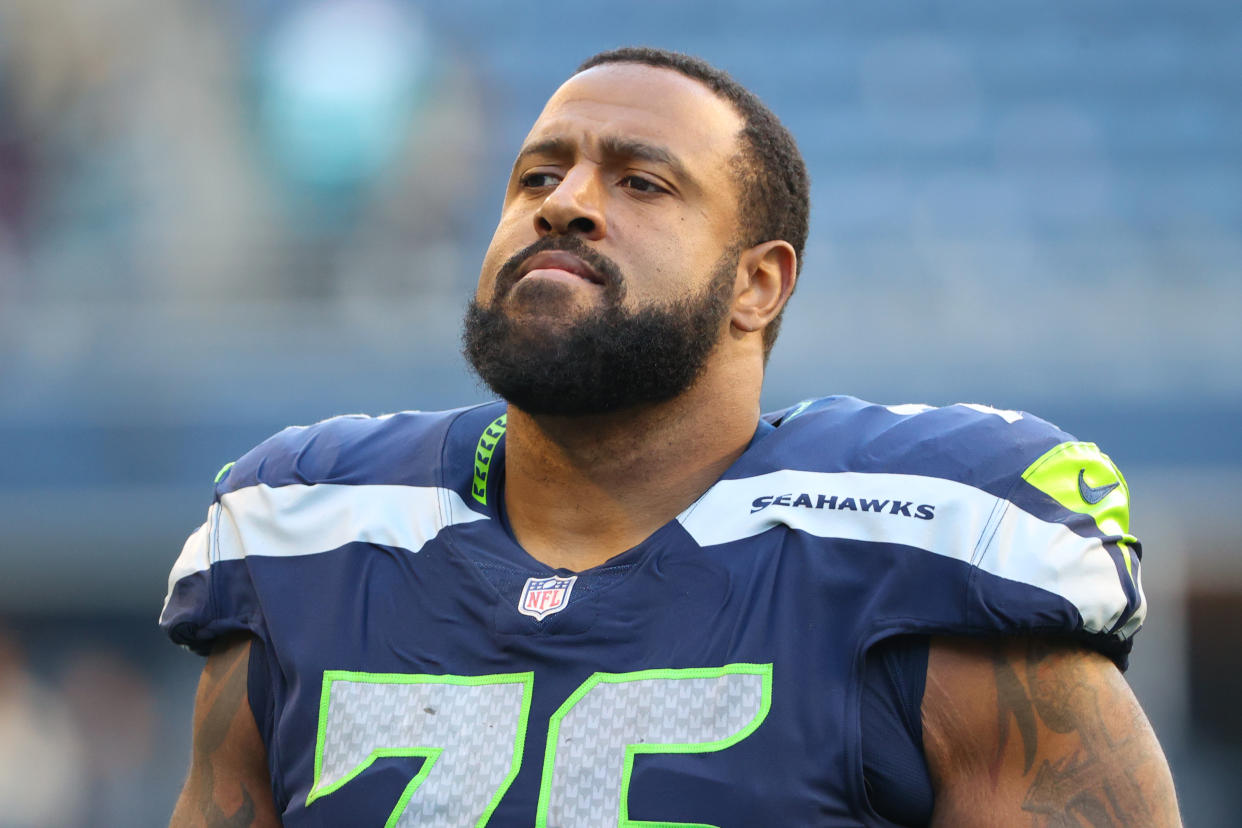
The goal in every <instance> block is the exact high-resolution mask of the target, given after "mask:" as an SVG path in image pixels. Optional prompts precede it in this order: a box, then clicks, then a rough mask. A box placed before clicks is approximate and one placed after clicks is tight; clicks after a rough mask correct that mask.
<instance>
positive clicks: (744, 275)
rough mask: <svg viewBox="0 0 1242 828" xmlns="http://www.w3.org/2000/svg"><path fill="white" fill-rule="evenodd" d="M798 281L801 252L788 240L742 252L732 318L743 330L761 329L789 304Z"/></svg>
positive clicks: (773, 242)
mask: <svg viewBox="0 0 1242 828" xmlns="http://www.w3.org/2000/svg"><path fill="white" fill-rule="evenodd" d="M797 281H798V254H797V253H795V252H794V249H793V245H791V244H790V243H789V242H786V241H768V242H764V243H763V244H757V245H755V246H754V247H751V248H748V249H747V250H744V251H742V255H741V256H740V257H739V259H738V263H737V282H736V284H735V291H736V294H735V296H734V298H733V314H732V317H731V319H730V321H731V322H732V323H733V327H735V328H737V329H738V330H741V331H746V332H754V331H761V330H763V329H764V328H766V327H767V326H768V324H769V323H770V322H771V321H772V320H773V319H775V318H776V316H777V314H779V313H780V312H781V308H783V307H785V302H786V301H788V299H789V294H791V293H793V289H794V283H795V282H797Z"/></svg>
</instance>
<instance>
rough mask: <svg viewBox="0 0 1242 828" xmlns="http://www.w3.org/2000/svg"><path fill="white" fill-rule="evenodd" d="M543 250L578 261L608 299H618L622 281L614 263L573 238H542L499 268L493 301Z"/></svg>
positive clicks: (513, 283) (511, 284) (509, 287)
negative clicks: (597, 279)
mask: <svg viewBox="0 0 1242 828" xmlns="http://www.w3.org/2000/svg"><path fill="white" fill-rule="evenodd" d="M547 250H560V251H563V252H565V253H569V254H571V255H574V256H577V257H578V258H579V259H582V261H584V262H586V263H587V264H588V265H590V266H591V269H592V270H594V271H595V272H596V273H597V274H598V275H599V277H600V279H602V280H603V282H604V292H605V293H606V294H608V295H610V296H612V297H617V298H619V297H620V295H621V291H622V285H623V283H624V281H625V277H624V276H622V275H621V268H620V267H618V266H617V263H616V262H614V261H613V260H612V259H610V258H608V257H607V256H605V255H604V254H602V253H600V252H599V251H597V250H595V249H593V248H591V247H590V246H588V245H587V243H586V242H584V241H583V240H582V239H580V238H578V237H577V236H544V237H543V238H541V239H539V240H538V241H536V242H535V243H534V244H530V245H527V246H526V247H524V248H522V249H521V250H519V251H518V252H517V253H514V254H513V255H512V256H510V257H509V258H508V260H507V261H505V263H504V264H502V265H501V266H500V269H499V270H498V271H496V283H495V284H496V291H495V295H494V297H493V299H501V298H502V297H504V295H505V294H506V293H508V292H509V291H510V289H512V287H513V286H514V285H515V284H517V281H518V279H519V278H520V277H519V276H518V271H519V270H520V269H521V267H522V264H523V263H524V262H525V261H526V260H527V259H529V258H530V257H531V256H534V255H535V254H536V253H543V252H545V251H547Z"/></svg>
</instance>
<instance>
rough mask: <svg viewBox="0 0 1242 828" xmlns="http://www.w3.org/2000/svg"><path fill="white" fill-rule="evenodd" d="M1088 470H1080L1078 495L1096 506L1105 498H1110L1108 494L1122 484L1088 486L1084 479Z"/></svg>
mask: <svg viewBox="0 0 1242 828" xmlns="http://www.w3.org/2000/svg"><path fill="white" fill-rule="evenodd" d="M1085 471H1086V469H1079V470H1078V493H1079V494H1080V495H1082V499H1083V500H1085V501H1087V503H1089V504H1091V505H1092V506H1094V505H1095V504H1097V503H1099V502H1100V501H1101V500H1103V499H1104V498H1106V497H1108V493H1109V492H1111V491H1112V490H1113V489H1115V488H1117V487H1118V486H1120V485H1121V484H1120V483H1109V484H1108V485H1107V486H1088V485H1087V481H1086V479H1084V478H1083V476H1082V475H1083V472H1085Z"/></svg>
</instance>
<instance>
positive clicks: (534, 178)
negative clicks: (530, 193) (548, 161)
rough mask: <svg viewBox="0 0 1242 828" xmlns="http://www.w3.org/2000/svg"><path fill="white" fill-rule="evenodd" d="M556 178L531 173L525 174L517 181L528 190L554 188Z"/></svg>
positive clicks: (546, 174)
mask: <svg viewBox="0 0 1242 828" xmlns="http://www.w3.org/2000/svg"><path fill="white" fill-rule="evenodd" d="M557 180H558V179H557V177H556V176H555V175H553V174H552V173H546V172H532V173H527V174H526V175H524V176H522V177H521V178H519V179H518V183H519V184H521V185H522V186H523V187H526V188H528V189H536V190H538V189H541V188H543V187H555V186H556V182H557Z"/></svg>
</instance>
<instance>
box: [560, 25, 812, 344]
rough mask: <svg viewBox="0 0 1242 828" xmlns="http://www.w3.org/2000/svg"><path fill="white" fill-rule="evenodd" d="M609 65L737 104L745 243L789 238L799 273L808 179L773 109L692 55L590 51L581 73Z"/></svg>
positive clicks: (767, 339)
mask: <svg viewBox="0 0 1242 828" xmlns="http://www.w3.org/2000/svg"><path fill="white" fill-rule="evenodd" d="M605 63H641V64H644V65H646V66H653V67H656V68H658V69H671V70H672V71H674V72H679V73H681V74H682V75H685V76H686V77H688V78H691V79H692V80H696V81H698V82H699V83H701V84H703V85H704V86H706V87H707V88H708V89H710V90H712V92H714V93H716V95H717V96H719V97H720V98H722V99H724V100H726V101H728V102H729V103H730V104H732V105H733V108H734V109H735V110H736V111H737V113H738V114H739V115H740V116H741V117H742V121H743V125H742V130H741V133H740V135H739V141H740V143H741V152H740V153H739V157H738V159H737V160H738V162H739V163H737V164H736V165H735V170H734V176H735V178H736V179H737V182H738V205H739V207H741V208H742V209H741V210H740V211H739V214H740V216H741V219H740V229H741V232H742V239H741V243H742V247H744V248H745V247H754V246H755V245H756V244H761V243H763V242H765V241H772V240H773V239H780V240H782V241H787V242H789V243H790V244H791V245H793V249H794V252H795V253H797V256H798V270H799V272H800V271H801V270H802V250H803V248H804V247H806V236H807V222H808V217H809V214H810V210H811V196H810V188H811V185H810V178H809V176H808V175H807V172H806V163H805V162H804V161H803V160H802V153H801V152H799V151H798V144H797V142H796V141H794V138H793V135H791V134H790V132H789V130H788V129H786V128H785V125H784V124H782V123H781V121H780V119H779V118H777V117H776V115H775V114H774V113H773V112H772V110H770V109H768V107H767V106H766V105H765V104H764V103H763V101H761V100H759V97H758V96H757V95H755V93H753V92H751V91H750V90H749V89H747V88H746V87H744V86H742V85H741V84H740V83H738V82H737V81H735V80H734V79H733V78H732V77H731V76H730V75H729V73H728V72H725V71H723V70H721V69H717V68H716V67H715V66H712V65H711V64H710V63H708V62H707V61H705V60H702V59H700V58H697V57H692V56H691V55H685V54H682V53H680V52H672V51H669V50H667V49H656V48H652V47H647V46H625V47H622V48H620V49H610V50H609V51H606V52H600V53H598V54H595V55H592V56H591V57H589V58H587V59H586V60H584V61H583V62H582V64H581V65H580V66H579V67H578V69H577V71H578V72H584V71H586V70H587V69H590V68H592V67H594V66H599V65H601V64H605ZM783 313H784V310H783V309H782V314H783ZM780 322H781V318H780V315H778V316H777V317H776V318H775V319H773V320H772V322H771V324H769V325H768V327H767V328H765V329H764V331H763V345H764V352H765V354H766V353H767V352H770V351H771V350H772V344H773V343H774V342H775V341H776V334H777V331H778V330H779V329H780Z"/></svg>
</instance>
